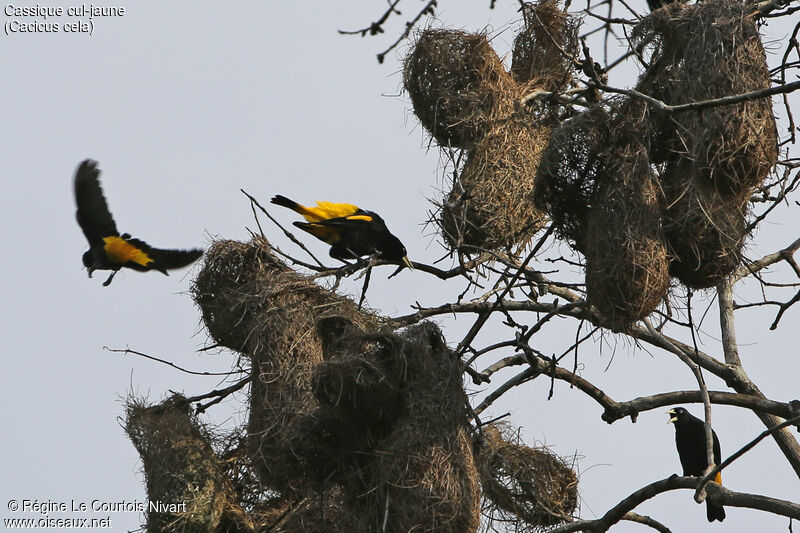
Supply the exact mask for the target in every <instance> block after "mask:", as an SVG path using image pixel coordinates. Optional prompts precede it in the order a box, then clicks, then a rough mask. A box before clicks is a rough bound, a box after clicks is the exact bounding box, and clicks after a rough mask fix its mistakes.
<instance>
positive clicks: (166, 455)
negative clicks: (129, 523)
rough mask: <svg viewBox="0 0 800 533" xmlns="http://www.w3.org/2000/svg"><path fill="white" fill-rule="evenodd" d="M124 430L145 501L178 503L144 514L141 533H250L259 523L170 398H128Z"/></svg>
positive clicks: (191, 420) (182, 404) (179, 402)
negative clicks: (150, 401) (139, 467)
mask: <svg viewBox="0 0 800 533" xmlns="http://www.w3.org/2000/svg"><path fill="white" fill-rule="evenodd" d="M125 432H126V433H127V434H128V437H130V439H131V441H132V442H133V445H134V446H135V447H136V449H137V450H138V452H139V455H140V456H141V459H142V463H143V465H144V473H145V478H146V483H147V496H148V499H149V500H150V501H161V502H164V503H175V504H182V503H184V502H185V505H184V506H181V507H176V508H175V509H171V510H165V511H164V512H159V511H151V510H150V509H149V506H148V509H147V511H146V516H147V530H148V531H160V532H162V531H163V532H198V533H199V532H203V533H205V532H209V531H210V532H219V533H223V532H233V531H236V532H246V531H252V532H255V531H257V530H258V528H257V526H258V525H259V524H262V525H263V522H261V521H258V520H253V519H252V518H251V516H250V515H249V514H248V513H247V512H245V511H244V510H243V508H242V505H241V501H240V495H239V494H238V493H237V491H236V490H235V489H234V485H233V483H232V482H231V480H230V479H229V478H228V477H227V476H226V468H227V467H226V465H225V463H224V461H222V460H221V459H220V458H219V457H218V456H217V454H216V453H215V451H214V449H213V448H212V446H211V442H212V437H211V435H210V434H209V432H208V431H207V430H206V429H205V428H204V427H203V426H202V425H201V424H200V422H199V421H198V420H197V419H196V418H195V417H194V416H193V415H192V414H191V413H190V407H189V405H188V404H187V403H186V401H185V398H184V397H182V396H180V395H175V396H173V397H172V398H170V399H168V400H166V401H164V402H163V403H161V404H158V405H153V406H147V405H145V403H144V402H142V401H137V400H129V401H128V404H127V406H126V421H125Z"/></svg>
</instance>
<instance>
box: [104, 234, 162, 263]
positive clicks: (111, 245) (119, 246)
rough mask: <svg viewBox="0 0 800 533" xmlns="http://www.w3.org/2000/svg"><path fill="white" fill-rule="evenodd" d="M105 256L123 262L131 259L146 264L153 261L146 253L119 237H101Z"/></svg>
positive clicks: (116, 261)
mask: <svg viewBox="0 0 800 533" xmlns="http://www.w3.org/2000/svg"><path fill="white" fill-rule="evenodd" d="M103 242H104V243H105V246H104V248H105V252H106V256H107V257H108V258H109V259H110V260H111V261H114V262H115V263H120V264H124V263H127V262H128V261H132V262H134V263H136V264H138V265H142V266H147V265H149V264H150V263H152V262H153V259H151V258H150V256H148V255H147V254H146V253H144V252H143V251H142V250H140V249H139V248H137V247H135V246H133V245H132V244H131V243H129V242H128V241H126V240H125V239H122V238H120V237H103Z"/></svg>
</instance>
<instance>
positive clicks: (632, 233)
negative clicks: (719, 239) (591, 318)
mask: <svg viewBox="0 0 800 533" xmlns="http://www.w3.org/2000/svg"><path fill="white" fill-rule="evenodd" d="M615 166H616V168H617V169H618V171H619V175H620V176H624V178H625V179H624V180H621V181H619V182H617V183H613V184H610V186H603V187H601V190H600V191H599V194H598V195H597V198H596V201H595V205H594V208H593V210H592V213H591V216H590V218H589V225H588V232H587V241H586V251H585V256H586V299H587V301H588V302H589V304H590V305H591V306H592V307H594V308H595V309H596V310H597V311H598V312H599V313H600V315H601V324H602V325H604V326H606V327H608V328H609V329H611V330H613V331H623V330H625V329H626V328H627V327H628V326H630V325H631V324H633V323H634V322H636V321H638V320H639V319H642V318H644V317H646V316H648V315H649V314H650V313H652V312H653V311H654V310H655V309H656V307H658V305H659V304H660V303H661V302H662V301H663V300H664V298H666V296H667V293H668V291H669V286H670V285H669V281H670V276H669V262H668V260H667V245H666V243H665V241H664V233H663V229H662V227H661V207H662V201H663V198H662V195H661V190H660V188H659V187H658V184H657V182H656V179H655V177H654V176H653V175H652V171H651V169H650V163H649V161H648V160H647V159H646V158H644V159H639V158H636V157H635V156H634V157H633V158H631V159H627V160H626V159H622V158H621V159H620V160H619V161H618V163H617V165H615ZM626 167H627V168H626Z"/></svg>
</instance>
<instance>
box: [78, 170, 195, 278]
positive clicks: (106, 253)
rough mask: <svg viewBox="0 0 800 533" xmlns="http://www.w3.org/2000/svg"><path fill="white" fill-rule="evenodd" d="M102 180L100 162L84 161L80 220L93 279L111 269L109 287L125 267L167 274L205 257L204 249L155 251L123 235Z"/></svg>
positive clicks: (85, 259)
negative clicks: (115, 221)
mask: <svg viewBox="0 0 800 533" xmlns="http://www.w3.org/2000/svg"><path fill="white" fill-rule="evenodd" d="M99 178H100V171H99V170H98V168H97V162H96V161H92V160H91V159H87V160H85V161H83V162H82V163H81V164H80V166H79V167H78V170H77V172H76V173H75V203H76V204H77V206H78V209H77V212H76V218H77V219H78V225H79V226H80V227H81V229H82V230H83V234H84V235H85V236H86V240H87V241H89V250H88V251H86V252H85V253H84V254H83V265H84V266H85V267H86V268H87V270H88V271H89V277H92V272H94V271H95V270H111V271H112V272H111V275H110V276H109V277H108V279H107V280H106V281H105V283H103V285H104V286H108V285H109V284H110V283H111V280H112V279H114V275H115V274H116V273H117V272H118V271H119V269H121V268H122V267H126V268H131V269H133V270H138V271H140V272H147V271H148V270H157V271H159V272H162V273H163V274H167V270H172V269H175V268H181V267H185V266H187V265H189V264H191V263H193V262H194V261H196V260H197V259H198V258H199V257H200V256H201V255H203V251H202V250H200V249H193V250H165V249H161V248H153V247H152V246H150V245H149V244H147V243H146V242H144V241H141V240H139V239H134V238H132V237H131V236H130V235H129V234H127V233H123V234H122V235H120V233H119V232H118V231H117V225H116V223H114V218H113V217H112V216H111V212H110V211H109V210H108V204H107V203H106V199H105V197H104V196H103V189H102V188H101V187H100V179H99Z"/></svg>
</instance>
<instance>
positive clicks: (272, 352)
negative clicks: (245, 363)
mask: <svg viewBox="0 0 800 533" xmlns="http://www.w3.org/2000/svg"><path fill="white" fill-rule="evenodd" d="M194 297H195V301H196V302H197V304H198V305H199V307H200V309H201V311H202V314H203V320H204V323H205V325H206V328H207V330H208V332H209V334H210V335H211V337H212V338H213V339H214V341H215V342H217V343H218V344H220V345H222V346H225V347H228V348H230V349H232V350H235V351H237V352H239V353H240V354H241V355H242V356H243V357H245V358H247V359H249V362H250V365H251V368H252V373H251V379H250V394H249V403H250V405H249V420H248V423H247V426H246V430H245V431H243V432H242V434H240V435H234V436H233V437H230V436H228V437H226V438H222V437H221V436H220V435H214V434H213V432H211V431H210V430H209V429H207V428H205V427H203V426H202V424H200V423H199V422H198V420H197V419H196V417H195V416H193V414H192V413H191V411H190V408H189V406H188V405H187V404H186V400H185V399H184V398H182V397H180V396H175V397H173V398H170V399H169V400H167V401H165V402H163V403H161V404H158V405H155V406H146V405H144V404H142V403H137V402H131V403H129V405H128V416H127V424H126V429H127V432H128V434H129V436H130V437H131V440H132V441H133V443H134V445H135V446H136V448H137V449H138V450H139V452H140V455H141V457H142V461H143V464H144V471H145V477H146V482H147V490H148V496H149V498H150V500H161V501H169V502H184V501H185V502H187V505H186V508H185V509H181V510H179V511H178V512H164V513H159V512H150V513H149V514H148V516H147V526H148V530H150V531H215V532H224V531H228V532H233V531H275V532H298V533H299V532H315V531H316V532H336V531H342V532H373V531H386V532H389V533H392V532H396V533H406V532H408V531H420V532H441V533H474V532H475V531H477V530H478V528H479V525H480V524H479V522H480V517H481V513H482V512H483V513H484V516H489V517H490V518H493V519H496V520H504V521H513V522H515V523H516V524H517V525H518V527H517V530H519V531H532V530H536V529H537V528H538V529H541V528H542V527H546V526H549V525H553V524H556V523H560V522H563V521H566V520H570V517H571V516H572V515H573V514H574V512H575V509H576V506H577V478H576V475H575V473H574V472H573V470H572V469H571V468H570V466H569V465H568V464H566V463H565V462H564V461H562V460H561V459H560V458H559V457H557V456H555V455H554V454H553V453H552V452H550V451H548V450H547V449H546V448H531V447H528V446H525V445H524V444H522V443H521V442H520V441H519V439H518V437H516V436H515V435H514V431H513V430H512V429H511V428H508V427H504V426H500V425H490V426H484V427H483V428H482V429H481V430H476V429H475V428H472V427H471V426H470V424H469V415H468V410H467V397H466V394H465V392H464V389H463V379H462V375H463V363H462V362H461V361H460V360H459V359H458V358H457V357H455V355H454V353H453V352H452V351H451V350H449V349H448V348H447V346H446V344H445V342H444V339H443V338H442V335H441V333H440V331H439V329H438V328H437V327H436V326H435V325H433V324H430V323H422V324H419V325H416V326H413V327H409V328H406V329H403V330H399V331H392V330H390V329H387V326H386V325H385V323H386V321H385V320H384V319H382V318H381V317H380V316H378V315H376V314H374V313H372V312H369V311H364V310H361V309H359V308H358V307H357V306H356V305H355V304H354V303H353V302H352V301H351V300H350V299H348V298H345V297H342V296H340V295H337V294H335V293H334V292H331V291H329V290H327V289H323V288H321V287H319V286H318V285H316V284H315V283H314V281H313V280H312V279H311V278H309V277H306V276H303V275H301V274H299V273H297V272H295V271H293V270H292V269H290V268H289V267H288V266H286V265H285V264H284V263H282V262H281V261H280V260H278V259H277V258H276V257H275V256H274V255H273V253H272V252H271V249H270V248H269V245H268V244H267V243H266V242H265V241H263V240H261V239H256V240H254V241H253V242H250V243H242V242H235V241H218V242H216V243H215V244H214V245H212V246H211V248H210V249H209V250H208V252H207V253H206V256H205V264H204V266H203V269H202V271H201V272H200V273H199V275H198V277H197V279H196V282H195V287H194ZM220 443H225V444H226V445H225V446H221V445H220Z"/></svg>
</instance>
